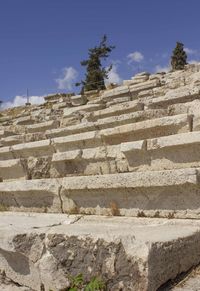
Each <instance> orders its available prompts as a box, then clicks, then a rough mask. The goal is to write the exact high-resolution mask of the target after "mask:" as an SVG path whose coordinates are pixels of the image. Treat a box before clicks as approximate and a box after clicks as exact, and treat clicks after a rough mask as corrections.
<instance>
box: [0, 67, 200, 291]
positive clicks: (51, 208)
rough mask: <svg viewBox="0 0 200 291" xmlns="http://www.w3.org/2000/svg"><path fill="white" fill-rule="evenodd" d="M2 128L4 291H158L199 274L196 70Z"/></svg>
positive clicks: (68, 97)
mask: <svg viewBox="0 0 200 291" xmlns="http://www.w3.org/2000/svg"><path fill="white" fill-rule="evenodd" d="M0 124H1V126H0V138H1V139H0V146H1V147H0V177H1V183H0V270H1V272H0V274H1V275H0V286H2V287H1V288H0V290H13V291H15V290H36V291H40V290H45V291H49V290H53V291H57V290H62V289H63V288H67V287H68V286H69V276H76V275H77V274H80V273H82V274H83V275H84V277H85V278H86V279H87V280H90V278H92V277H94V276H100V277H101V278H102V280H103V281H104V282H105V283H106V285H107V290H111V291H117V290H118V291H119V290H123V291H127V290H131V291H138V290H139V291H145V290H146V291H155V290H157V289H158V288H159V287H160V286H161V285H163V284H164V283H166V282H167V281H168V280H170V279H174V278H175V277H177V276H178V274H180V273H182V272H186V271H188V270H189V269H190V268H191V267H193V266H196V265H197V264H199V262H200V221H199V218H200V64H197V65H187V66H186V67H185V70H180V71H176V72H170V73H167V74H165V73H158V74H153V75H149V74H147V73H140V74H138V75H136V76H134V77H133V78H132V79H131V80H127V81H124V82H123V85H121V86H111V87H110V88H108V89H107V90H105V91H101V92H90V94H89V93H88V94H87V95H86V96H81V95H78V96H74V95H73V94H55V95H51V96H47V97H46V98H45V103H44V104H42V105H38V106H36V105H34V106H33V105H30V106H24V107H17V108H12V109H7V110H4V111H2V112H1V115H0Z"/></svg>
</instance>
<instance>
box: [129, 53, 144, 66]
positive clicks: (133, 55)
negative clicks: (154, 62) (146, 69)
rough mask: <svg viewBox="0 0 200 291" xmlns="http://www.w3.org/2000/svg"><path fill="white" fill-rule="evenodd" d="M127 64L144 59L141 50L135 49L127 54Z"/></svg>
mask: <svg viewBox="0 0 200 291" xmlns="http://www.w3.org/2000/svg"><path fill="white" fill-rule="evenodd" d="M127 58H128V64H129V65H130V64H131V63H133V62H136V63H140V62H141V61H143V60H144V56H143V54H142V53H141V52H138V51H135V52H133V53H130V54H129V55H128V56H127Z"/></svg>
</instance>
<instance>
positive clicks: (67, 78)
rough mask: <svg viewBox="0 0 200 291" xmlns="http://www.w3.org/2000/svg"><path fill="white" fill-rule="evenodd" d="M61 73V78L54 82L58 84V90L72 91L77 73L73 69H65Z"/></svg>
mask: <svg viewBox="0 0 200 291" xmlns="http://www.w3.org/2000/svg"><path fill="white" fill-rule="evenodd" d="M62 71H63V72H62V77H60V78H58V79H56V80H55V81H56V83H57V84H58V89H67V90H72V87H73V84H74V81H75V80H76V78H77V76H78V72H77V71H76V70H75V69H74V68H73V67H66V68H64V69H63V70H62Z"/></svg>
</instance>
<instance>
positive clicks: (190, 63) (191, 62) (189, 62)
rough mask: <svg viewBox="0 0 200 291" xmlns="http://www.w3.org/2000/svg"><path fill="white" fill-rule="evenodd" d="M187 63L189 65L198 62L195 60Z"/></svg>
mask: <svg viewBox="0 0 200 291" xmlns="http://www.w3.org/2000/svg"><path fill="white" fill-rule="evenodd" d="M188 63H189V64H198V63H199V61H197V60H191V61H189V62H188Z"/></svg>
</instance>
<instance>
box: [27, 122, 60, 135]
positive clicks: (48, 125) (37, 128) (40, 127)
mask: <svg viewBox="0 0 200 291" xmlns="http://www.w3.org/2000/svg"><path fill="white" fill-rule="evenodd" d="M59 126H60V122H59V121H58V120H50V121H46V122H40V123H37V124H33V125H27V126H26V132H27V133H33V132H41V131H42V132H44V131H46V130H48V129H53V128H58V127H59Z"/></svg>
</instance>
